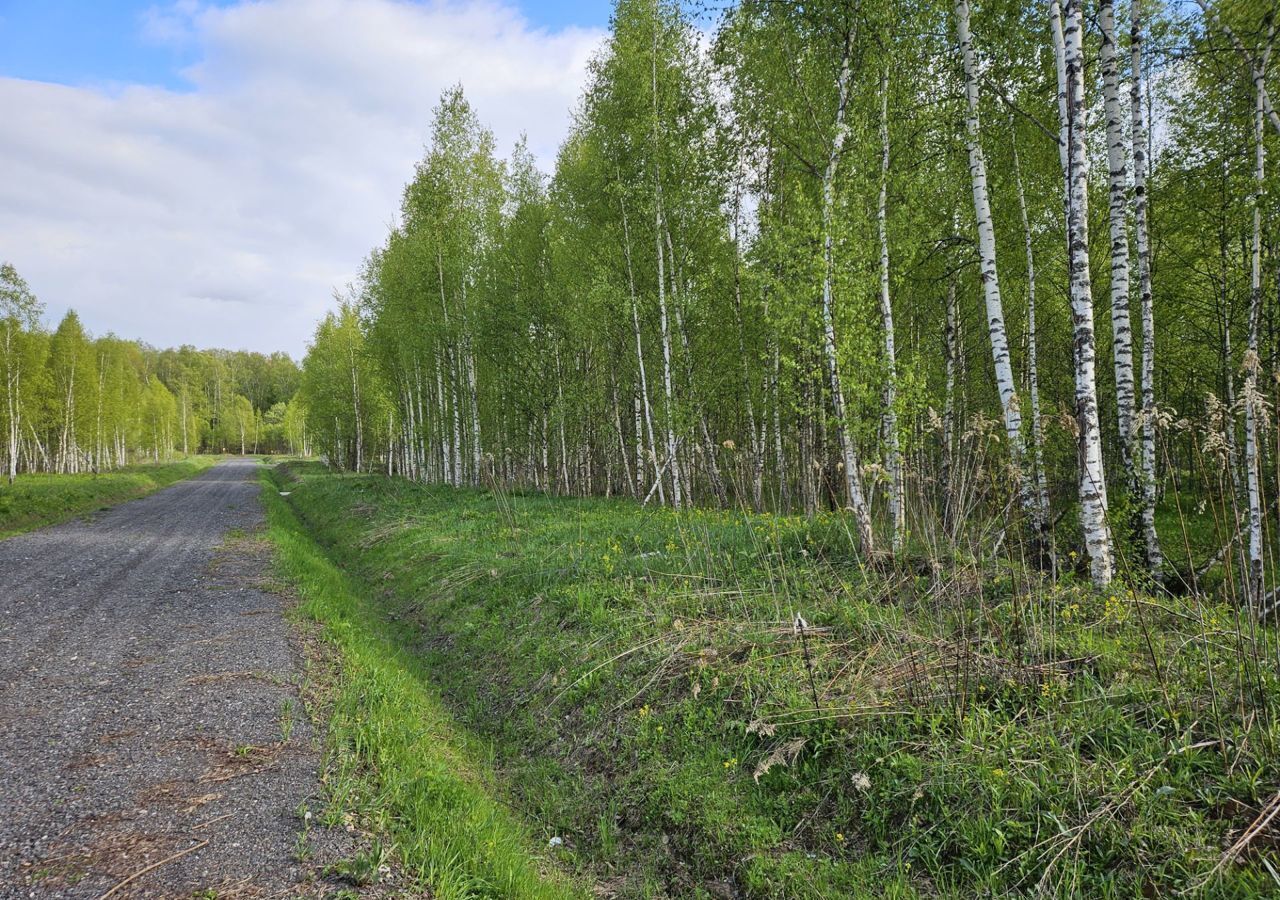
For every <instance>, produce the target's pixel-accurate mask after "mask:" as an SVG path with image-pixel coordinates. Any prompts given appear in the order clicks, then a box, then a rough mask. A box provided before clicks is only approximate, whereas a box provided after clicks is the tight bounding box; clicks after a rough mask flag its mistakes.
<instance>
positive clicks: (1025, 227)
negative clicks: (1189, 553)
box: [1013, 134, 1049, 522]
mask: <svg viewBox="0 0 1280 900" xmlns="http://www.w3.org/2000/svg"><path fill="white" fill-rule="evenodd" d="M1013 177H1014V181H1015V182H1016V184H1017V187H1018V212H1019V213H1020V214H1021V217H1022V233H1023V235H1024V237H1025V242H1026V248H1027V393H1028V395H1029V396H1030V399H1031V470H1032V475H1033V477H1034V478H1035V483H1036V504H1037V505H1038V506H1039V507H1040V520H1041V521H1042V522H1048V521H1049V487H1048V483H1047V479H1046V477H1045V471H1044V423H1043V420H1042V419H1041V416H1040V365H1039V352H1038V346H1037V340H1036V254H1035V249H1034V247H1033V245H1032V240H1031V220H1030V218H1029V217H1028V216H1027V195H1026V191H1025V190H1024V189H1023V186H1022V164H1021V161H1020V160H1019V159H1018V141H1017V137H1016V134H1015V137H1014V140H1013Z"/></svg>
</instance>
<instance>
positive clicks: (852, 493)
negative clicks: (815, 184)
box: [822, 32, 875, 556]
mask: <svg viewBox="0 0 1280 900" xmlns="http://www.w3.org/2000/svg"><path fill="white" fill-rule="evenodd" d="M852 55H853V33H852V32H849V33H847V34H846V35H845V41H844V53H843V55H842V57H841V59H840V74H839V76H838V78H837V81H836V89H837V94H838V96H837V101H836V120H835V133H834V134H833V135H832V139H831V152H830V155H829V156H828V157H827V168H826V171H825V172H824V173H823V176H822V261H823V277H822V336H823V347H822V349H823V353H824V355H825V357H826V364H827V379H828V381H829V384H830V388H831V406H832V411H833V412H834V413H835V417H836V437H837V439H838V441H839V444H840V456H841V459H842V461H843V463H844V480H845V489H846V491H847V492H848V503H849V508H850V509H851V510H852V511H853V516H854V520H855V523H856V525H857V530H858V544H859V546H860V547H861V549H862V552H863V554H864V555H865V556H871V555H872V554H874V553H875V535H874V533H873V532H872V530H871V513H870V510H868V509H867V504H866V501H865V500H864V499H863V494H862V472H861V467H860V466H859V464H858V454H857V451H856V450H855V449H854V446H853V436H852V435H850V434H849V421H848V412H847V411H846V409H845V402H844V385H843V383H842V382H841V380H840V362H839V357H838V355H837V350H836V326H835V315H834V312H833V310H832V305H833V300H832V288H833V286H832V282H833V280H834V278H835V247H834V243H835V235H834V230H835V221H834V220H835V179H836V167H837V165H838V164H839V162H840V155H841V153H843V151H844V142H845V139H846V138H847V137H848V134H849V126H848V123H847V122H846V121H845V114H846V112H847V108H848V105H849V81H850V77H851V73H850V63H851V61H852V60H851V57H852Z"/></svg>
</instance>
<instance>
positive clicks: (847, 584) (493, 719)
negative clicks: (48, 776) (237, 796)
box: [272, 465, 1280, 898]
mask: <svg viewBox="0 0 1280 900" xmlns="http://www.w3.org/2000/svg"><path fill="white" fill-rule="evenodd" d="M278 477H287V478H288V479H289V480H290V491H291V494H290V496H289V497H288V500H287V502H288V504H289V506H290V507H291V508H292V509H294V510H296V511H297V513H298V515H299V516H300V518H301V520H302V521H305V523H306V526H307V528H308V529H309V530H310V532H311V533H312V534H314V535H315V536H316V538H317V539H318V540H319V541H321V542H322V543H323V544H324V546H325V547H326V553H327V556H325V557H322V556H320V555H319V554H318V553H317V552H315V551H314V550H310V549H308V550H305V551H304V550H302V549H300V548H301V546H302V541H303V538H302V537H301V535H300V534H299V533H298V530H297V529H298V526H297V524H296V522H295V521H294V520H293V519H291V518H290V519H288V520H287V522H288V527H287V528H286V527H285V525H284V524H283V523H285V522H286V519H285V517H286V515H287V514H286V512H285V511H284V509H283V504H282V503H281V501H280V500H279V499H278V498H273V508H272V517H273V522H274V523H275V527H274V528H273V533H274V532H280V533H282V538H283V539H284V543H283V545H282V546H283V547H284V548H285V550H284V556H285V558H286V559H293V562H292V563H288V564H287V565H288V567H290V568H291V570H292V571H293V573H294V575H295V577H299V578H301V577H303V576H304V575H306V577H307V578H314V579H321V581H320V582H317V585H318V586H317V587H313V588H312V589H311V590H310V591H306V592H304V595H305V596H307V597H308V598H309V599H308V602H309V603H312V604H326V605H324V606H321V607H320V610H321V611H320V612H319V613H318V614H317V617H318V618H321V619H322V620H323V621H328V622H329V623H330V624H329V628H330V630H331V631H332V632H333V634H334V635H335V640H338V641H339V642H340V643H341V644H342V646H343V647H344V652H345V653H346V655H347V657H348V658H351V657H352V656H354V657H355V658H356V659H357V660H359V661H360V662H359V666H361V667H369V668H370V669H371V670H372V669H373V667H385V669H386V674H378V675H376V676H375V675H374V674H368V675H358V676H355V677H356V678H357V679H358V681H357V682H356V683H357V684H362V685H364V686H363V687H352V688H351V689H350V690H351V691H352V692H353V694H352V696H350V697H348V698H347V699H346V701H345V702H344V703H343V704H340V710H339V714H338V719H339V722H340V723H341V730H342V732H343V733H346V734H348V735H350V737H349V740H351V741H355V742H356V744H355V748H356V751H357V753H358V755H359V757H360V758H362V759H365V760H367V761H371V762H372V764H373V765H374V766H375V767H376V769H377V773H378V778H379V783H380V784H382V785H383V787H382V790H383V791H384V795H385V799H386V800H387V802H388V808H389V809H391V810H392V811H393V812H392V815H393V816H394V817H396V820H397V822H398V825H397V827H398V829H399V831H398V833H399V834H400V835H401V840H405V841H408V840H417V841H419V842H431V841H436V840H441V841H443V840H449V839H450V838H449V837H448V834H449V833H450V832H449V830H448V829H449V828H450V827H452V826H451V825H450V824H449V823H447V821H446V820H445V819H442V818H441V817H440V816H437V815H435V814H433V813H424V814H423V815H422V817H421V818H420V819H415V818H414V817H413V816H412V815H409V814H406V813H405V812H404V807H405V804H406V803H407V802H408V800H407V798H406V795H404V794H403V791H404V790H405V787H404V785H406V784H417V783H418V781H416V780H415V779H416V778H417V777H418V776H415V775H413V774H412V773H413V772H414V771H416V770H415V768H414V767H416V766H420V765H427V766H430V765H432V763H431V760H432V759H433V756H432V753H431V751H430V749H429V746H430V745H431V744H432V743H433V742H432V741H429V740H427V741H425V742H424V738H423V735H424V734H429V733H430V731H429V730H428V731H425V732H424V731H423V730H421V729H422V726H420V725H418V724H417V723H418V722H419V721H420V720H421V721H425V722H427V723H428V729H430V728H436V727H440V726H438V725H437V724H434V723H439V722H442V721H450V722H457V723H459V726H460V727H459V728H458V729H457V730H455V728H454V726H453V725H450V726H448V731H447V734H446V743H449V742H452V741H454V740H462V738H461V737H459V735H461V734H462V733H464V732H465V733H468V734H472V735H476V736H478V741H479V744H480V746H483V747H485V748H486V759H487V760H489V762H490V764H491V766H492V768H493V770H494V771H495V772H496V773H497V775H498V776H499V780H500V782H501V784H503V785H506V786H507V789H508V790H510V791H511V792H512V795H513V797H514V803H515V805H516V806H517V807H518V808H519V809H520V810H521V811H522V814H523V815H524V816H525V817H527V819H528V820H530V821H535V822H538V823H541V824H540V826H539V828H540V835H539V838H540V841H541V842H543V843H545V842H546V841H549V840H551V839H552V838H559V839H560V841H561V842H562V847H561V849H560V850H558V851H557V853H559V854H560V856H561V862H562V864H564V865H566V866H571V867H576V868H577V869H578V870H579V871H580V872H581V873H582V874H583V875H584V876H586V877H590V878H591V879H592V880H593V882H594V883H595V885H596V889H597V892H598V893H602V894H604V895H606V896H625V897H633V896H635V897H638V896H679V897H731V896H747V897H788V898H795V897H815V898H816V897H832V896H868V895H872V896H888V897H918V896H929V897H932V896H954V897H973V896H994V895H1000V896H1004V895H1008V894H1023V893H1032V892H1034V891H1037V890H1040V891H1043V892H1046V893H1048V894H1050V895H1057V896H1088V897H1136V896H1168V895H1171V894H1173V893H1175V892H1178V891H1185V892H1188V893H1190V894H1192V895H1195V896H1210V897H1242V898H1243V897H1258V896H1271V895H1274V892H1275V891H1276V890H1277V885H1278V883H1280V876H1278V875H1277V871H1278V870H1280V857H1278V856H1277V836H1276V832H1275V831H1271V830H1268V829H1265V828H1264V829H1261V830H1258V831H1256V833H1255V832H1248V831H1247V829H1248V827H1249V826H1250V824H1251V823H1253V822H1254V821H1255V820H1256V819H1258V817H1259V816H1260V815H1264V816H1265V813H1266V812H1267V810H1268V809H1273V804H1274V803H1277V802H1280V798H1278V797H1277V794H1276V791H1277V786H1278V782H1280V766H1278V765H1277V755H1276V741H1277V738H1280V728H1278V727H1277V722H1276V719H1275V714H1276V704H1275V698H1276V697H1277V696H1280V695H1278V694H1277V689H1278V688H1280V685H1278V684H1277V683H1276V682H1277V679H1276V676H1275V673H1276V665H1275V659H1276V656H1275V649H1276V642H1275V636H1274V634H1273V633H1271V632H1270V631H1269V630H1262V629H1259V628H1257V627H1256V626H1254V625H1252V624H1251V623H1249V622H1248V621H1246V620H1243V619H1242V618H1241V616H1240V615H1239V614H1238V613H1237V612H1236V610H1235V608H1234V607H1231V606H1228V605H1223V604H1217V603H1214V602H1211V601H1209V600H1206V599H1203V598H1200V597H1197V596H1194V595H1192V596H1186V597H1169V596H1161V597H1153V596H1148V595H1145V594H1142V593H1140V592H1137V591H1133V590H1129V589H1126V588H1124V587H1123V586H1121V585H1119V584H1117V585H1116V586H1115V587H1114V588H1112V589H1111V590H1108V591H1105V592H1101V593H1099V592H1097V591H1094V590H1093V589H1092V588H1090V587H1089V586H1088V585H1087V584H1085V583H1083V582H1082V581H1080V580H1078V579H1077V578H1076V577H1075V576H1073V575H1071V574H1068V575H1067V576H1066V577H1064V578H1063V579H1061V580H1060V581H1059V582H1058V583H1056V584H1049V583H1047V582H1044V581H1042V580H1041V579H1040V578H1039V577H1038V576H1035V575H1034V574H1032V573H1031V572H1029V571H1028V569H1027V568H1026V567H1025V566H1018V565H1015V564H1013V563H1012V562H1010V561H1009V560H1002V559H966V558H963V557H961V556H958V555H955V554H954V553H953V554H952V555H950V556H948V557H945V558H941V557H935V558H923V559H918V560H915V561H914V563H913V564H912V565H910V566H903V567H901V568H895V569H887V568H881V569H878V570H876V571H869V570H867V569H865V568H864V567H863V566H862V564H861V563H860V561H859V559H858V557H857V556H856V554H854V552H853V551H852V549H851V548H852V546H853V544H854V541H853V539H852V537H851V536H850V535H849V534H848V532H847V530H846V524H845V522H844V521H843V520H842V519H841V518H839V517H835V516H819V517H818V518H816V519H803V518H795V517H781V516H776V515H767V514H766V515H754V514H752V515H748V514H742V513H736V512H715V511H693V512H685V513H675V512H672V511H670V510H667V509H643V508H640V507H639V506H637V505H636V504H634V503H631V502H628V501H618V500H606V499H594V500H575V499H564V498H551V497H545V496H534V495H512V494H504V493H494V492H489V491H480V490H456V489H451V488H444V487H433V486H423V485H417V484H411V483H409V482H406V481H403V480H398V479H386V478H382V477H352V476H334V475H329V474H327V473H325V472H324V470H323V469H322V468H321V467H320V466H318V465H297V466H291V467H290V468H289V469H288V470H287V472H285V473H282V474H280V475H279V476H278ZM295 544H296V545H297V546H296V547H294V549H289V548H290V547H291V546H294V545H295ZM307 546H308V547H309V546H310V545H309V544H308V545H307ZM330 560H332V562H331V561H330ZM335 564H336V566H335ZM337 566H340V567H342V569H343V570H345V572H346V573H349V574H343V573H342V572H340V571H339V569H338V568H337ZM308 572H310V573H312V574H310V575H307V574H306V573H308ZM324 585H331V587H325V586H324ZM329 593H333V594H335V595H341V596H344V597H346V596H349V595H352V596H353V595H357V594H358V595H359V599H358V600H357V599H346V600H343V601H341V605H339V606H336V607H333V606H329V605H327V604H332V603H335V602H337V601H331V600H323V599H315V598H317V597H322V596H327V595H328V594H329ZM348 648H356V649H354V650H353V649H348ZM378 671H379V672H381V671H382V669H381V668H379V669H378ZM427 685H430V687H429V688H428V687H426V686H427ZM437 690H438V691H439V692H440V696H441V697H442V698H443V701H444V703H445V704H446V705H447V707H448V710H449V713H448V714H446V713H444V712H443V711H442V710H438V709H437V708H436V707H435V703H436V700H435V699H434V697H435V694H434V692H435V691H437ZM424 691H429V692H431V693H430V695H431V697H432V698H433V699H432V700H431V701H430V702H429V703H428V702H427V701H426V700H424V699H422V697H423V694H422V692H424ZM361 716H363V718H361ZM467 740H470V739H467ZM424 743H425V745H424ZM467 783H470V782H469V781H467ZM388 785H389V786H388ZM441 829H443V830H441ZM1245 835H1251V837H1249V840H1248V841H1246V842H1245V843H1244V844H1243V845H1241V846H1239V847H1238V848H1236V850H1235V851H1234V852H1232V853H1230V854H1225V855H1224V851H1226V849H1227V848H1228V847H1230V846H1231V845H1232V844H1233V843H1234V842H1236V841H1237V840H1238V839H1240V838H1241V837H1242V836H1245Z"/></svg>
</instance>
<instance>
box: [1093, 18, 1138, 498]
mask: <svg viewBox="0 0 1280 900" xmlns="http://www.w3.org/2000/svg"><path fill="white" fill-rule="evenodd" d="M1098 25H1099V27H1100V28H1101V31H1102V48H1101V52H1100V57H1099V61H1100V63H1101V67H1102V96H1103V109H1104V113H1105V116H1106V120H1107V128H1106V130H1107V174H1108V187H1109V197H1110V205H1109V207H1108V221H1109V224H1110V228H1111V334H1112V350H1113V357H1114V365H1115V377H1116V417H1117V419H1118V424H1119V428H1120V456H1121V459H1122V461H1123V465H1124V469H1125V471H1126V472H1134V471H1135V469H1134V466H1133V445H1134V428H1133V422H1134V410H1135V399H1134V376H1133V326H1132V323H1131V321H1130V315H1129V293H1130V291H1129V225H1128V207H1129V204H1128V197H1127V193H1128V187H1127V181H1128V172H1127V167H1126V158H1125V156H1126V154H1125V143H1126V141H1125V133H1124V118H1123V112H1122V109H1121V106H1120V72H1119V66H1118V64H1117V57H1116V17H1115V6H1114V5H1113V3H1112V0H1102V2H1101V3H1100V4H1099V6H1098ZM1135 487H1136V484H1135Z"/></svg>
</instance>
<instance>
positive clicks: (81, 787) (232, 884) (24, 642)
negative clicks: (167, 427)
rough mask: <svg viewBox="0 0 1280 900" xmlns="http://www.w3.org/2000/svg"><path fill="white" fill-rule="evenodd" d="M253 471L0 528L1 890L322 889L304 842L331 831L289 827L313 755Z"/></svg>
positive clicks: (226, 472)
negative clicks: (13, 531) (86, 515)
mask: <svg viewBox="0 0 1280 900" xmlns="http://www.w3.org/2000/svg"><path fill="white" fill-rule="evenodd" d="M257 475H258V464H257V463H256V462H253V461H250V460H232V461H228V462H224V463H221V464H219V465H217V466H215V467H213V468H211V469H209V470H208V471H206V472H205V473H203V474H202V475H200V476H198V477H196V478H192V479H190V480H188V481H184V482H181V483H179V484H176V485H174V486H172V487H169V488H167V489H165V490H163V491H160V492H158V493H156V494H152V495H151V496H149V497H147V498H145V499H142V500H136V501H134V502H131V503H126V504H124V505H122V506H118V507H116V508H114V509H112V510H109V511H107V512H105V513H103V514H100V515H98V516H97V517H95V518H94V519H93V520H92V521H88V522H74V523H70V524H66V525H61V526H58V527H55V528H49V529H46V530H43V531H38V532H34V533H31V534H26V535H22V536H20V537H15V538H11V539H9V540H6V541H0V897H4V898H8V897H93V898H97V897H101V896H103V895H104V894H107V893H108V892H111V891H112V890H113V889H116V890H115V893H112V894H111V896H112V897H131V896H136V897H192V896H201V897H213V896H217V897H220V898H226V897H259V896H280V895H284V894H289V895H292V894H295V893H308V894H309V893H320V892H322V891H323V885H322V884H321V883H320V881H319V880H318V874H317V873H318V870H319V863H318V862H317V859H316V858H315V856H313V855H312V854H311V853H310V852H309V850H310V844H311V842H313V841H316V840H319V841H320V842H321V843H324V842H326V841H328V842H329V843H330V845H332V843H333V841H340V840H341V836H340V835H339V836H338V837H336V838H335V837H333V836H332V835H330V834H329V833H328V832H323V831H322V830H320V829H318V826H317V827H314V828H312V829H311V839H310V841H303V842H301V843H300V842H299V833H300V832H301V831H302V830H303V820H302V819H301V818H300V816H299V811H300V810H301V809H302V808H303V804H309V806H310V808H312V809H317V810H318V808H319V806H320V801H319V798H320V796H321V795H320V785H319V782H318V780H317V769H318V753H317V750H316V746H315V745H316V737H315V735H314V733H313V731H312V729H311V727H310V723H309V722H308V719H307V716H306V714H305V712H304V711H303V709H302V706H301V701H300V699H299V684H300V683H301V671H302V662H301V655H300V652H299V648H298V644H297V642H296V639H295V637H294V635H293V634H292V629H291V627H290V626H289V625H288V624H287V623H286V621H285V619H284V616H283V613H284V607H285V603H286V601H285V600H283V599H282V598H281V597H280V596H278V595H276V594H273V593H271V592H269V591H268V590H266V589H265V583H264V579H265V578H266V577H267V574H268V571H269V570H268V566H269V559H270V557H269V552H268V551H267V549H266V547H265V546H264V544H263V542H262V540H261V539H260V538H255V537H253V531H254V530H255V529H257V528H258V527H259V526H260V525H261V524H262V520H263V514H262V509H261V505H260V503H259V501H258V492H259V490H260V486H259V482H258V480H257ZM322 855H325V854H322ZM157 863H158V864H159V865H156V864H157ZM150 866H154V868H151V869H150V870H148V867H150ZM144 870H147V871H144ZM137 873H143V874H140V875H138V874H137ZM135 875H136V876H137V877H134V878H132V880H129V879H130V878H131V876H135ZM122 883H123V885H122Z"/></svg>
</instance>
